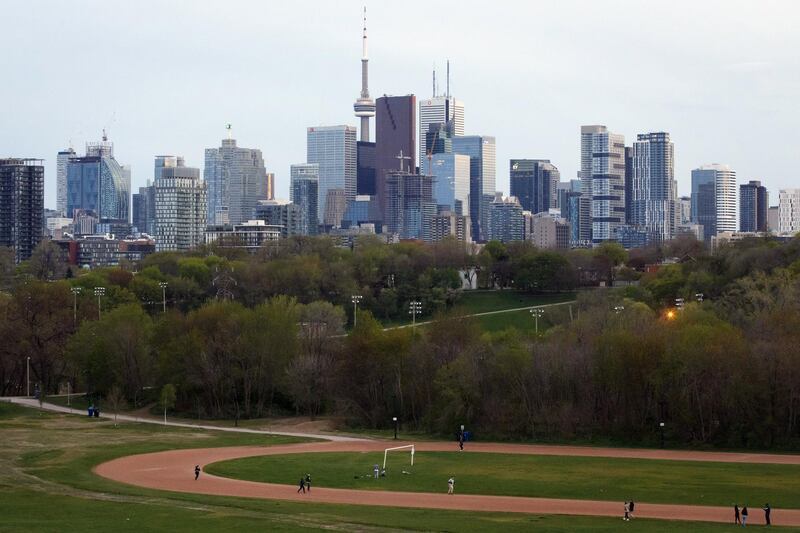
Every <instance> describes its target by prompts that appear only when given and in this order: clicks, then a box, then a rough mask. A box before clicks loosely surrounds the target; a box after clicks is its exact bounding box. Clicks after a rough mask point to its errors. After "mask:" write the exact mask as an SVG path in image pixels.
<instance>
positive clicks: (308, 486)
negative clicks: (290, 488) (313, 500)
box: [306, 474, 311, 492]
mask: <svg viewBox="0 0 800 533" xmlns="http://www.w3.org/2000/svg"><path fill="white" fill-rule="evenodd" d="M306 488H307V489H308V492H311V474H306Z"/></svg>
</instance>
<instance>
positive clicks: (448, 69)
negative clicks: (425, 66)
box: [445, 59, 450, 98]
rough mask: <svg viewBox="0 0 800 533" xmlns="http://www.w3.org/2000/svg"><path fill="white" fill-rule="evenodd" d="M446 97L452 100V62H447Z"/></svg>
mask: <svg viewBox="0 0 800 533" xmlns="http://www.w3.org/2000/svg"><path fill="white" fill-rule="evenodd" d="M445 96H446V97H448V98H450V60H449V59H448V60H447V92H446V93H445Z"/></svg>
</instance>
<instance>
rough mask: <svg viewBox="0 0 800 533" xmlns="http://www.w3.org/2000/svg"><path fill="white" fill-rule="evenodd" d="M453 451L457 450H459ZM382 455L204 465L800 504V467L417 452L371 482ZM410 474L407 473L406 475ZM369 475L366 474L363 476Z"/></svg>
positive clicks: (283, 473)
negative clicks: (402, 472)
mask: <svg viewBox="0 0 800 533" xmlns="http://www.w3.org/2000/svg"><path fill="white" fill-rule="evenodd" d="M454 448H455V446H454ZM375 463H378V464H382V463H383V453H327V454H296V455H282V456H262V457H250V458H247V459H238V460H234V461H225V462H221V463H217V464H214V465H211V466H210V467H207V470H208V471H209V472H211V473H214V474H217V475H221V476H226V477H233V478H241V479H248V480H253V481H270V482H276V483H285V484H293V483H295V482H296V481H297V479H298V478H299V477H300V475H302V473H303V472H310V473H311V474H312V477H313V480H314V484H315V485H316V486H320V487H340V488H354V489H374V490H397V491H412V492H413V491H422V492H444V491H445V490H446V489H447V484H446V482H447V479H448V478H449V477H450V476H455V478H456V486H457V488H458V492H460V493H464V494H496V495H506V496H537V497H551V498H568V499H587V500H612V501H613V500H617V501H627V500H629V499H633V500H641V501H647V502H651V503H684V504H694V505H722V506H725V505H731V506H732V505H733V504H734V502H738V503H739V504H747V505H750V506H753V507H755V506H756V505H759V506H761V505H763V504H764V503H765V502H770V504H772V505H774V506H776V507H796V506H797V505H798V502H800V466H785V465H759V464H733V463H711V462H694V461H652V460H643V459H610V458H599V457H566V456H563V457H562V456H532V455H528V456H524V455H508V454H494V453H459V452H458V451H456V450H454V451H453V452H417V454H416V456H415V460H414V466H413V467H411V466H409V453H408V452H405V453H396V454H394V455H390V462H389V464H388V465H387V474H388V475H387V477H386V478H381V479H378V480H375V479H373V478H371V477H370V474H371V473H372V472H371V469H372V465H373V464H375ZM402 470H406V471H411V472H412V473H411V474H410V475H403V474H401V471H402ZM364 476H366V477H364Z"/></svg>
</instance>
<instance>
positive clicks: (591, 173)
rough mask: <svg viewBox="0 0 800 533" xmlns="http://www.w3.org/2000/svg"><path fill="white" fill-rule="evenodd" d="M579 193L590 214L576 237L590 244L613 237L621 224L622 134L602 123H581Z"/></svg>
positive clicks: (623, 198)
mask: <svg viewBox="0 0 800 533" xmlns="http://www.w3.org/2000/svg"><path fill="white" fill-rule="evenodd" d="M578 177H579V178H580V180H581V193H582V194H583V195H584V196H586V197H589V198H591V217H589V220H587V221H586V222H584V221H583V220H581V228H580V238H581V240H588V239H591V241H592V242H593V243H594V244H599V243H601V242H603V241H608V240H612V239H614V238H615V234H616V229H617V228H618V227H619V226H622V225H624V224H625V137H624V136H623V135H619V134H616V133H611V132H610V131H608V128H606V127H605V126H599V125H591V126H581V169H580V171H579V172H578Z"/></svg>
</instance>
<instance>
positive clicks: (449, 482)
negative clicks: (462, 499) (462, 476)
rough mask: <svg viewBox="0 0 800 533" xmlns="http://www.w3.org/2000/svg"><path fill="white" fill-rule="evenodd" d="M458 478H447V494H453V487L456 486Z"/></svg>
mask: <svg viewBox="0 0 800 533" xmlns="http://www.w3.org/2000/svg"><path fill="white" fill-rule="evenodd" d="M455 484H456V480H455V478H452V477H451V478H450V479H448V480H447V494H453V489H454V487H455Z"/></svg>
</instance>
